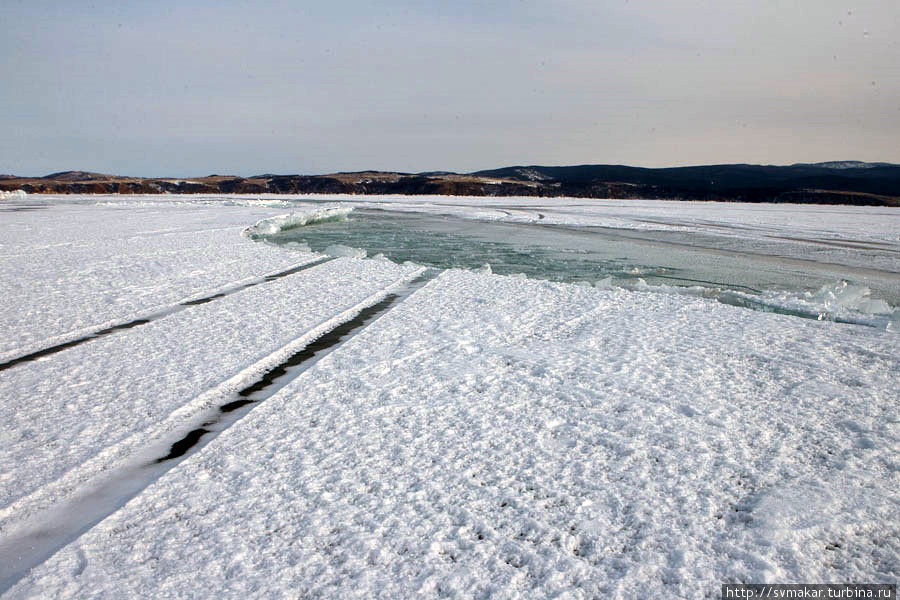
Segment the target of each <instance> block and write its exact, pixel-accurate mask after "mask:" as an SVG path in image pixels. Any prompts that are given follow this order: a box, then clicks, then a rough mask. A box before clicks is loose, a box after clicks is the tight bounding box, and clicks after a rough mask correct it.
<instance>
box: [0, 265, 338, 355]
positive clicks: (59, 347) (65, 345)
mask: <svg viewBox="0 0 900 600" xmlns="http://www.w3.org/2000/svg"><path fill="white" fill-rule="evenodd" d="M332 260H334V258H332V257H326V258H321V259H318V260H314V261H312V262H308V263H304V264H302V265H298V266H296V267H291V268H290V269H287V270H285V271H280V272H278V273H273V274H272V275H264V276H263V277H259V278H256V279H253V280H251V281H249V282H247V283H242V284H238V285H232V286H229V287H226V288H225V289H224V290H223V291H221V292H218V293H216V294H212V295H210V296H205V297H203V298H197V299H195V300H187V301H185V302H179V303H178V304H175V305H174V306H169V307H167V308H163V309H161V310H157V311H154V312H152V313H149V314H147V315H145V316H144V317H141V318H139V319H134V320H132V321H128V322H126V323H120V324H118V325H113V326H112V327H106V328H104V329H100V330H97V331H94V332H92V333H89V334H87V335H85V336H82V337H79V338H76V339H74V340H69V341H66V342H62V343H60V344H56V345H53V346H48V347H47V348H42V349H41V350H36V351H34V352H31V353H29V354H25V355H23V356H19V357H17V358H13V359H11V360H8V361H6V362H3V363H0V371H5V370H6V369H9V368H11V367H14V366H16V365H19V364H22V363H26V362H32V361H35V360H38V359H41V358H44V357H46V356H50V355H52V354H56V353H57V352H62V351H63V350H67V349H69V348H74V347H75V346H80V345H81V344H84V343H85V342H89V341H91V340H94V339H97V338H99V337H103V336H105V335H110V334H112V333H116V332H117V331H122V330H124V329H131V328H133V327H139V326H141V325H146V324H147V323H150V322H152V321H156V320H157V319H161V318H163V317H167V316H169V315H171V314H175V313H177V312H180V311H182V310H186V309H188V308H190V307H192V306H197V305H199V304H206V303H208V302H212V301H213V300H217V299H219V298H224V297H225V296H230V295H231V294H235V293H237V292H240V291H242V290H246V289H247V288H251V287H253V286H256V285H260V284H261V283H268V282H270V281H275V280H276V279H281V278H282V277H287V276H288V275H293V274H294V273H299V272H300V271H305V270H306V269H310V268H312V267H317V266H319V265H321V264H325V263H327V262H330V261H332Z"/></svg>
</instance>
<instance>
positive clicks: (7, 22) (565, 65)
mask: <svg viewBox="0 0 900 600" xmlns="http://www.w3.org/2000/svg"><path fill="white" fill-rule="evenodd" d="M0 27H2V31H3V33H2V34H0V82H2V84H0V173H10V174H16V175H28V176H37V175H45V174H48V173H51V172H54V171H61V170H89V171H99V172H104V173H115V174H119V175H134V176H178V177H187V176H201V175H207V174H212V173H217V174H232V175H242V176H248V175H253V174H258V173H284V174H288V173H309V174H314V173H329V172H335V171H357V170H364V169H379V170H389V171H405V172H419V171H427V170H450V171H458V172H469V171H474V170H479V169H491V168H497V167H502V166H510V165H530V164H540V165H566V164H629V165H636V166H647V167H663V166H679V165H693V164H720V163H753V164H791V163H795V162H817V161H827V160H851V159H854V160H866V161H886V162H897V163H900V2H898V1H897V0H858V1H857V0H844V1H835V0H765V1H761V0H752V1H751V0H705V1H700V0H656V1H652V2H651V1H649V0H544V1H537V0H490V1H487V2H476V1H474V0H453V1H452V2H451V1H445V2H436V1H433V2H427V1H421V0H420V1H418V2H417V1H414V0H379V1H378V2H371V1H370V2H364V1H360V0H345V1H341V0H331V1H330V2H323V1H319V2H304V1H293V2H290V1H286V0H285V1H278V0H257V1H247V2H240V1H229V0H217V1H213V0H180V1H169V0H156V1H154V2H146V1H132V0H118V1H115V2H113V1H109V2H104V1H101V0H94V1H91V2H85V1H81V0H65V1H57V0H52V1H51V0H0Z"/></svg>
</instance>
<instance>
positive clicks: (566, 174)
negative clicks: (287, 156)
mask: <svg viewBox="0 0 900 600" xmlns="http://www.w3.org/2000/svg"><path fill="white" fill-rule="evenodd" d="M16 189H21V190H25V191H26V192H29V193H55V194H66V193H78V194H90V193H98V194H99V193H102V194H115V193H120V194H162V193H170V194H200V193H203V194H220V193H226V194H261V193H290V194H314V193H328V194H411V195H422V194H429V195H460V196H543V197H560V196H573V197H581V198H633V199H637V198H646V199H670V200H717V201H726V202H729V201H731V202H795V203H819V204H858V205H863V204H864V205H878V206H900V165H895V164H889V163H865V162H860V161H834V162H824V163H812V164H806V163H798V164H794V165H789V166H767V165H742V164H737V165H704V166H696V167H672V168H663V169H649V168H642V167H629V166H624V165H577V166H563V167H554V166H540V165H529V166H513V167H504V168H501V169H490V170H485V171H477V172H474V173H464V174H461V173H453V172H450V171H429V172H425V173H397V172H385V171H360V172H352V173H333V174H330V175H276V174H271V173H266V174H263V175H256V176H253V177H236V176H232V175H207V176H204V177H195V178H188V179H180V178H166V177H163V178H152V177H122V176H117V175H106V174H103V173H92V172H87V171H62V172H59V173H53V174H51V175H47V176H45V177H32V178H29V177H15V176H4V177H0V190H16Z"/></svg>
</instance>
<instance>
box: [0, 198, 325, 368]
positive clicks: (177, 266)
mask: <svg viewBox="0 0 900 600" xmlns="http://www.w3.org/2000/svg"><path fill="white" fill-rule="evenodd" d="M29 198H31V199H35V198H38V196H34V195H32V196H30V197H29ZM273 214H275V211H273V210H272V209H267V208H243V207H227V208H223V207H221V206H209V205H207V206H190V205H185V204H172V205H167V204H162V203H159V202H157V203H155V204H154V205H153V206H140V205H139V206H135V205H133V204H131V203H128V202H123V201H120V202H119V203H118V204H116V205H114V206H107V207H97V206H84V205H78V204H74V205H73V204H56V205H51V206H49V207H48V208H46V209H43V210H35V211H28V212H12V213H5V214H4V215H3V225H4V237H3V239H2V241H0V261H2V262H0V292H2V295H3V297H4V298H6V299H10V300H8V301H6V302H5V303H4V308H3V311H2V312H0V360H4V359H8V358H11V357H13V356H18V355H21V354H25V353H27V352H30V351H33V350H36V349H39V348H43V347H46V346H49V345H52V344H54V343H59V342H61V341H65V340H68V339H73V338H77V337H80V336H81V335H84V333H86V332H88V331H92V330H96V329H101V328H102V327H104V326H110V325H112V324H115V323H118V322H121V321H123V320H130V319H132V318H137V317H138V316H140V315H141V314H143V313H145V312H151V311H154V310H157V309H159V308H160V307H164V306H167V305H169V304H174V303H177V302H181V301H185V300H189V299H192V298H193V297H196V296H205V295H208V294H211V293H215V292H216V291H219V290H220V289H221V288H223V287H226V286H231V285H236V284H240V283H244V282H247V281H249V280H251V279H253V278H255V277H259V276H261V275H266V274H269V273H274V272H277V271H281V270H283V269H286V268H289V267H291V266H294V265H296V264H298V263H302V262H305V261H308V260H311V259H312V258H313V257H312V256H306V257H304V256H302V255H298V254H294V253H290V252H284V251H281V250H278V249H274V248H269V247H265V246H262V245H260V244H255V243H253V242H251V241H250V240H247V239H242V238H241V237H240V232H241V230H242V229H243V228H244V227H246V226H247V223H248V222H252V221H254V220H257V219H259V218H261V217H262V216H264V215H273Z"/></svg>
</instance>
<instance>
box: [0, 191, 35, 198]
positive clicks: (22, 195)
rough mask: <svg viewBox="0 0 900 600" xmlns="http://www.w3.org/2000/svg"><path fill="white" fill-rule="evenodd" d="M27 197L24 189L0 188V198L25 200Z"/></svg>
mask: <svg viewBox="0 0 900 600" xmlns="http://www.w3.org/2000/svg"><path fill="white" fill-rule="evenodd" d="M27 197H28V194H27V193H25V191H24V190H13V191H11V192H4V191H2V190H0V200H25V199H26V198H27Z"/></svg>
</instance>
